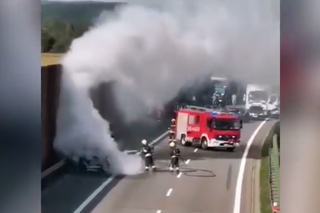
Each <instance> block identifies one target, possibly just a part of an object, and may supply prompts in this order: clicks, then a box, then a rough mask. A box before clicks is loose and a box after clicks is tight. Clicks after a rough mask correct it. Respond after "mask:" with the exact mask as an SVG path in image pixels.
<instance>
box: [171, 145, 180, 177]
mask: <svg viewBox="0 0 320 213" xmlns="http://www.w3.org/2000/svg"><path fill="white" fill-rule="evenodd" d="M170 158H171V163H170V168H169V169H170V172H172V171H173V170H174V169H176V172H177V173H179V172H180V168H179V159H180V149H179V148H178V147H177V146H176V144H175V143H174V142H171V143H170Z"/></svg>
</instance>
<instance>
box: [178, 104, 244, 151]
mask: <svg viewBox="0 0 320 213" xmlns="http://www.w3.org/2000/svg"><path fill="white" fill-rule="evenodd" d="M241 128H242V120H241V118H239V117H238V116H237V115H236V114H234V113H231V112H223V111H215V110H212V109H207V108H202V107H195V106H188V107H186V108H185V109H181V110H179V111H178V113H177V118H176V131H175V138H176V140H178V141H180V143H181V144H182V145H183V146H187V145H196V146H200V147H201V148H203V149H208V148H223V149H227V150H229V151H234V149H235V148H236V147H238V146H239V144H240V136H241Z"/></svg>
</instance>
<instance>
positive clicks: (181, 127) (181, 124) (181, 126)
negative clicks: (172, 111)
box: [176, 113, 188, 139]
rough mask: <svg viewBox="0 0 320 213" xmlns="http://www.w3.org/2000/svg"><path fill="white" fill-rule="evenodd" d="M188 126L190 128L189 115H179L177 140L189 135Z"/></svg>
mask: <svg viewBox="0 0 320 213" xmlns="http://www.w3.org/2000/svg"><path fill="white" fill-rule="evenodd" d="M187 126H188V114H187V113H178V119H177V134H176V139H180V137H181V134H186V133H187Z"/></svg>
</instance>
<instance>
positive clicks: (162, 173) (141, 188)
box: [42, 120, 275, 213]
mask: <svg viewBox="0 0 320 213" xmlns="http://www.w3.org/2000/svg"><path fill="white" fill-rule="evenodd" d="M274 122H275V121H273V120H271V121H268V122H267V123H266V124H265V125H264V126H263V127H262V128H261V130H260V131H259V132H258V134H257V135H256V137H255V140H254V141H253V144H252V146H251V149H250V152H249V154H248V161H249V162H250V160H251V159H258V158H260V155H259V149H260V144H261V142H262V141H263V140H264V138H265V136H266V134H267V132H268V131H269V130H270V128H271V127H272V125H273V124H274ZM260 123H261V122H258V121H257V122H251V123H248V124H244V126H243V129H242V144H241V146H240V147H239V148H238V149H237V150H236V151H235V152H233V153H232V152H227V151H212V150H201V149H197V148H195V147H181V152H182V157H183V158H184V160H185V164H184V163H181V171H182V173H181V175H177V174H172V173H170V172H169V171H168V165H169V148H168V140H167V139H164V140H163V141H161V142H160V143H159V144H158V145H157V146H156V147H155V160H156V166H157V167H158V171H157V172H154V173H152V172H149V173H144V174H141V175H138V176H131V177H129V176H127V177H119V178H116V179H115V180H114V181H112V182H111V183H110V184H108V185H107V186H106V187H105V188H103V190H101V192H100V193H98V194H97V196H95V197H94V198H93V200H92V201H91V202H90V203H89V204H88V205H86V206H85V208H84V209H83V210H82V211H81V213H84V212H93V213H199V212H202V213H212V212H215V213H240V212H234V209H233V208H234V201H235V192H236V183H237V178H238V173H239V167H240V162H241V159H242V156H243V153H244V150H245V147H246V144H247V142H248V141H249V139H250V137H251V135H252V134H253V133H254V131H255V129H256V128H257V127H258V126H259V124H260ZM137 149H138V147H137ZM250 165H251V164H250ZM247 170H248V168H246V171H247ZM249 171H250V169H249ZM247 176H248V175H245V177H247ZM109 177H110V176H108V175H94V174H82V173H81V174H80V173H77V172H70V173H69V174H67V175H65V176H64V177H62V179H60V180H59V181H58V182H56V183H54V184H53V186H51V187H49V188H48V189H47V190H44V191H43V195H42V205H43V206H42V207H43V211H42V212H43V213H73V212H75V210H76V209H77V208H78V207H79V206H80V205H81V204H82V203H83V202H84V201H85V200H86V199H87V197H89V196H90V194H91V193H92V192H93V191H94V190H95V189H96V188H98V187H99V186H100V185H101V184H102V183H103V182H105V181H106V180H107V179H108V178H109ZM248 178H249V177H248ZM248 184H249V182H248V181H246V180H244V187H247V188H249V186H248ZM249 191H250V190H248V189H247V190H245V189H244V190H243V196H242V199H241V201H242V202H241V213H249V211H247V210H248V209H249V207H250V206H251V204H250V202H251V200H250V198H251V195H250V193H249Z"/></svg>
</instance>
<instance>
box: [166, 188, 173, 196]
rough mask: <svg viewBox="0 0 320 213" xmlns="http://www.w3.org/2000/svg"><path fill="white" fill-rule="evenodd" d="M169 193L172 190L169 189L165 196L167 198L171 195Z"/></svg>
mask: <svg viewBox="0 0 320 213" xmlns="http://www.w3.org/2000/svg"><path fill="white" fill-rule="evenodd" d="M171 192H172V188H170V189H169V190H168V192H167V194H166V196H167V197H169V196H170V195H171Z"/></svg>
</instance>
